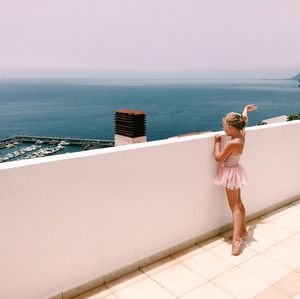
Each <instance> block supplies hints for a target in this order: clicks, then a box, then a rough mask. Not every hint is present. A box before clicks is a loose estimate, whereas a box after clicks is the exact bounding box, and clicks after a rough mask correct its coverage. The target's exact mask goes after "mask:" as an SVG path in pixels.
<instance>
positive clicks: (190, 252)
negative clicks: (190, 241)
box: [171, 245, 204, 262]
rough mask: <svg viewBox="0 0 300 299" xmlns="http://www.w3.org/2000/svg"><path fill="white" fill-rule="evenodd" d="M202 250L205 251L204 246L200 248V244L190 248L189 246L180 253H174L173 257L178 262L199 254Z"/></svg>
mask: <svg viewBox="0 0 300 299" xmlns="http://www.w3.org/2000/svg"><path fill="white" fill-rule="evenodd" d="M201 252H204V249H203V248H200V247H199V246H196V245H195V246H192V247H190V248H187V249H185V250H182V251H180V252H178V253H175V254H172V255H171V258H173V259H174V260H176V261H177V262H181V261H184V260H186V259H188V258H190V257H192V256H194V255H197V254H199V253H201Z"/></svg>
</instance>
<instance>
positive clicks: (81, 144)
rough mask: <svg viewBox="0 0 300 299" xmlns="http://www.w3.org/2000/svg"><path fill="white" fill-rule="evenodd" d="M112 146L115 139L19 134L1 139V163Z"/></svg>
mask: <svg viewBox="0 0 300 299" xmlns="http://www.w3.org/2000/svg"><path fill="white" fill-rule="evenodd" d="M112 146H114V141H113V140H101V139H80V138H72V137H46V136H28V135H17V136H12V137H8V138H5V139H2V140H0V163H2V162H7V161H13V160H23V159H33V158H39V157H46V156H50V155H56V154H64V153H72V152H78V151H83V150H91V149H99V148H105V147H112Z"/></svg>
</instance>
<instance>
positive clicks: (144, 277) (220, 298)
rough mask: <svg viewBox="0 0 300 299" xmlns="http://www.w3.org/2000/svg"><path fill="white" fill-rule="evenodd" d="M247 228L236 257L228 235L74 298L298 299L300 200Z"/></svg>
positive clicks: (229, 233)
mask: <svg viewBox="0 0 300 299" xmlns="http://www.w3.org/2000/svg"><path fill="white" fill-rule="evenodd" d="M247 226H248V231H249V238H248V239H247V240H246V241H245V242H244V244H243V249H242V253H241V254H240V255H239V256H237V257H234V256H231V255H230V251H231V244H230V240H229V239H228V237H230V235H231V233H232V232H226V233H224V234H223V235H221V236H219V237H217V238H213V239H211V240H208V241H205V242H203V243H200V244H198V245H197V246H193V247H191V248H188V249H186V250H184V251H182V252H179V253H177V254H174V255H172V256H170V257H168V258H165V259H162V260H160V261H158V262H156V263H154V264H151V265H149V266H147V267H144V268H142V269H140V270H138V271H135V272H133V273H130V274H129V275H126V276H124V277H121V278H119V279H117V280H115V281H112V282H110V283H107V284H106V285H105V286H102V287H99V288H97V289H94V290H92V291H90V292H88V293H85V294H82V295H80V296H78V297H76V299H103V298H107V299H174V298H180V299H198V298H199V299H204V298H211V299H227V298H228V299H230V298H231V299H232V298H240V299H247V298H255V299H275V298H276V299H281V298H282V299H287V298H293V299H300V200H298V201H296V202H294V203H293V204H290V205H288V206H285V207H283V208H281V209H279V210H276V211H274V212H272V213H270V214H268V215H265V216H263V217H261V218H258V219H256V220H254V221H251V222H249V223H248V225H247Z"/></svg>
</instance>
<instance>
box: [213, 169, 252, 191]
mask: <svg viewBox="0 0 300 299" xmlns="http://www.w3.org/2000/svg"><path fill="white" fill-rule="evenodd" d="M215 184H217V185H220V186H224V187H226V188H228V189H231V190H234V189H238V188H241V186H242V185H246V184H247V176H246V172H245V169H244V168H243V166H242V165H240V164H237V165H234V166H226V165H224V163H221V164H220V165H219V169H218V174H217V177H216V179H215Z"/></svg>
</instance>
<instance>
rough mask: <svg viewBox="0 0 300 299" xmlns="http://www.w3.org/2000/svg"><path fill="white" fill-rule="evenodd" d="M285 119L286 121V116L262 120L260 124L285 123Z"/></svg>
mask: <svg viewBox="0 0 300 299" xmlns="http://www.w3.org/2000/svg"><path fill="white" fill-rule="evenodd" d="M287 119H288V117H287V115H281V116H276V117H272V118H268V119H264V120H263V121H262V122H263V123H266V124H274V123H280V122H284V121H287Z"/></svg>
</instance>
